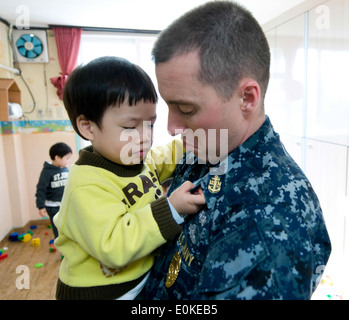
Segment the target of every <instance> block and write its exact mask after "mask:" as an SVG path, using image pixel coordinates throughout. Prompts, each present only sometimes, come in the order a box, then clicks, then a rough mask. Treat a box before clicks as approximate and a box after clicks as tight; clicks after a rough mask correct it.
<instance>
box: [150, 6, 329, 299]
mask: <svg viewBox="0 0 349 320" xmlns="http://www.w3.org/2000/svg"><path fill="white" fill-rule="evenodd" d="M231 43H233V46H234V48H231V47H232V45H231ZM210 49H212V50H211V59H210V58H208V59H207V57H209V55H210V52H209V51H210ZM230 49H231V51H229V50H230ZM225 51H226V52H225ZM212 53H213V55H212ZM153 54H154V57H155V63H156V74H157V78H158V83H159V91H160V94H161V95H162V97H163V98H164V100H165V101H166V103H167V104H168V106H169V131H170V132H171V133H172V134H174V133H175V129H183V130H184V129H191V130H192V131H194V132H195V130H197V129H198V128H202V129H203V130H204V131H205V132H208V130H209V128H211V129H216V130H222V129H228V141H227V144H228V150H227V155H224V154H223V155H222V156H221V158H220V163H218V164H216V166H214V165H212V161H211V164H210V163H209V161H206V163H203V161H202V154H203V153H202V150H201V151H200V150H199V149H200V146H199V144H195V143H194V145H190V144H188V140H187V137H186V135H185V131H183V134H182V136H183V142H184V146H185V147H186V148H187V150H189V151H188V152H187V154H186V155H185V156H184V159H183V163H182V164H180V165H178V167H177V170H176V172H175V177H174V181H173V183H172V185H171V187H170V189H169V191H168V194H171V192H173V190H175V189H176V188H177V187H178V186H179V185H181V184H182V182H183V181H185V180H190V181H191V182H193V183H194V184H195V185H197V186H198V188H199V189H200V190H202V192H203V193H204V195H205V199H206V207H205V208H204V209H203V210H201V211H200V212H199V213H198V214H196V215H195V216H190V217H187V218H186V221H185V222H184V223H183V232H182V234H181V235H180V236H179V237H178V238H177V239H174V240H172V241H169V242H168V243H167V244H165V245H164V246H163V247H162V248H161V251H160V252H159V254H158V256H157V258H156V261H155V265H154V268H153V270H152V273H151V276H150V279H149V281H148V283H147V285H146V288H145V290H144V294H145V296H144V297H145V299H190V300H195V299H310V298H311V295H312V293H313V292H314V290H315V288H316V285H317V284H318V282H319V280H320V277H321V272H322V271H323V268H324V266H325V265H326V263H327V260H328V258H329V255H330V251H331V245H330V241H329V237H328V234H327V230H326V226H325V223H324V220H323V215H322V211H321V208H320V205H319V201H318V199H317V197H316V195H315V193H314V191H313V189H312V187H311V185H310V183H309V181H308V179H307V178H306V177H305V175H304V174H303V172H302V171H301V169H300V168H299V167H298V166H297V164H296V163H295V162H294V161H293V159H292V158H291V157H290V155H289V154H288V153H287V152H286V150H285V149H284V146H283V145H282V143H281V141H280V139H279V135H278V134H277V133H276V132H275V131H274V129H273V127H272V124H271V122H270V119H269V118H268V117H267V116H266V115H265V113H264V107H263V100H264V95H265V91H266V88H267V82H268V80H269V63H270V57H269V48H268V45H267V41H266V39H265V37H264V34H263V32H262V30H261V29H260V27H259V25H258V23H257V22H256V21H255V20H254V18H253V17H252V16H251V15H250V13H248V12H247V11H245V10H244V9H243V8H241V7H240V6H237V5H235V4H234V3H231V2H223V1H217V2H213V3H208V4H206V5H204V6H202V7H199V8H197V9H194V10H193V11H191V12H189V13H188V14H186V15H185V16H183V17H182V18H180V19H179V20H177V21H175V22H174V23H173V24H172V25H171V26H170V27H169V28H167V30H165V31H164V32H163V33H162V35H160V38H159V40H158V42H157V44H156V45H155V48H154V50H153ZM205 55H206V60H205ZM217 61H218V62H217ZM222 61H223V63H222ZM224 61H225V62H226V63H224ZM211 63H215V66H214V68H213V67H212V68H211V69H210V64H211ZM220 63H221V65H220ZM230 64H231V65H233V72H232V71H231V70H228V69H229V67H230ZM205 68H206V69H205ZM208 69H210V70H211V71H209V72H208V71H207V70H208ZM217 70H218V71H217ZM226 70H228V71H227V72H228V76H227V75H224V72H225V71H226ZM263 70H264V72H263ZM266 70H267V71H266ZM205 73H206V75H207V77H205ZM215 73H216V74H218V76H217V77H216V78H215ZM234 73H236V74H234ZM230 77H231V78H234V77H235V78H236V79H235V82H234V81H233V82H232V84H231V92H230V93H227V87H229V85H227V79H228V80H230V79H229V78H230ZM228 82H229V81H228ZM217 145H219V144H217ZM206 149H207V150H206V151H207V152H211V151H212V150H211V151H210V146H209V145H206ZM221 149H222V148H221ZM221 149H220V150H219V148H218V149H216V150H215V151H221ZM191 151H192V152H193V153H192V152H191ZM216 154H217V153H216ZM193 192H197V191H193ZM200 192H201V191H200Z"/></svg>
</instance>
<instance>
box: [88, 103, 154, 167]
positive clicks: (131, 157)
mask: <svg viewBox="0 0 349 320" xmlns="http://www.w3.org/2000/svg"><path fill="white" fill-rule="evenodd" d="M155 120H156V107H155V104H154V103H151V102H144V101H143V100H141V101H140V102H138V103H137V104H136V105H135V106H129V105H128V104H127V103H124V104H122V105H121V106H120V107H111V108H108V109H107V110H106V112H105V113H104V115H103V118H102V122H101V126H100V128H98V127H97V126H96V125H94V127H93V139H91V143H92V146H93V150H94V152H95V153H97V154H100V155H101V156H103V157H104V158H106V159H108V160H110V161H113V162H115V163H118V164H123V165H132V164H138V163H140V161H142V160H143V159H144V158H145V157H146V155H147V153H148V152H149V150H150V148H151V145H152V142H153V125H154V122H155Z"/></svg>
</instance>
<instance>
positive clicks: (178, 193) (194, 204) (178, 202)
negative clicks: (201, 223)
mask: <svg viewBox="0 0 349 320" xmlns="http://www.w3.org/2000/svg"><path fill="white" fill-rule="evenodd" d="M194 187H195V185H194V184H193V183H191V182H190V181H186V182H184V183H183V184H182V185H181V186H180V187H179V188H178V189H176V190H175V191H173V192H172V194H171V195H170V197H169V198H168V200H169V201H170V202H171V204H172V206H173V207H174V208H175V209H176V211H177V212H178V213H179V214H194V213H196V212H198V211H199V210H200V209H201V208H202V207H203V205H204V204H205V203H206V200H205V196H204V193H203V192H202V190H201V188H199V189H198V190H196V191H195V192H194V193H193V194H192V193H190V190H191V189H192V188H194Z"/></svg>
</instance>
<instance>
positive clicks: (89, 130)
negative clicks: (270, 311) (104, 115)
mask: <svg viewBox="0 0 349 320" xmlns="http://www.w3.org/2000/svg"><path fill="white" fill-rule="evenodd" d="M76 125H77V127H78V129H79V132H80V134H81V135H82V136H83V137H84V138H85V139H87V140H90V141H93V140H94V134H93V130H94V128H93V126H94V122H93V121H91V120H87V119H86V118H85V116H84V115H82V114H81V115H79V116H78V117H77V119H76Z"/></svg>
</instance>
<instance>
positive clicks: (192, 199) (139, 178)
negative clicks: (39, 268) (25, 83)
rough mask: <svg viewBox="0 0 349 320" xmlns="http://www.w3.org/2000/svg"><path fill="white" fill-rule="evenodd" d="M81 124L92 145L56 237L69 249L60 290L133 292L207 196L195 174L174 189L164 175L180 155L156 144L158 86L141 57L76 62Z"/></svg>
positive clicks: (107, 294)
mask: <svg viewBox="0 0 349 320" xmlns="http://www.w3.org/2000/svg"><path fill="white" fill-rule="evenodd" d="M63 99H64V105H65V108H66V110H67V112H68V115H69V118H70V120H71V123H72V125H73V127H74V129H75V131H76V132H77V133H78V134H79V135H80V136H81V137H82V138H83V139H86V140H90V141H91V146H89V147H87V148H85V149H83V150H81V151H80V154H79V159H78V161H77V162H76V163H75V165H73V166H72V168H71V169H70V174H69V177H68V181H67V184H66V187H65V192H64V196H63V199H62V204H61V209H60V211H59V213H58V214H57V215H56V217H55V220H54V222H55V224H56V226H57V229H58V233H59V237H58V238H57V239H56V241H55V245H56V246H57V248H58V250H59V251H60V252H61V254H62V255H63V256H64V259H63V260H62V264H61V267H60V271H59V279H58V283H57V293H56V297H57V299H134V298H135V297H136V296H137V295H138V293H139V292H140V291H141V289H142V288H143V286H144V284H145V282H146V279H147V276H148V273H149V270H150V269H151V267H152V265H153V260H154V253H153V252H154V250H155V249H156V248H158V247H159V246H161V245H162V244H164V243H165V242H166V241H167V240H169V239H170V238H172V237H173V236H175V235H178V234H179V233H180V231H181V226H180V224H181V223H182V222H183V218H182V217H181V215H186V214H194V213H196V212H197V211H198V210H199V208H201V207H202V206H203V205H204V204H205V198H204V196H203V194H202V192H197V193H196V194H191V193H190V189H191V188H192V187H193V184H192V183H191V182H189V181H187V182H185V183H184V184H183V185H182V186H181V187H179V188H178V189H177V190H176V191H175V192H173V193H172V195H171V196H170V197H169V198H166V197H164V196H162V189H161V181H164V180H165V179H167V178H169V177H170V176H171V175H172V173H173V171H174V169H175V167H176V163H177V162H178V161H179V159H180V158H181V156H182V152H180V151H182V145H181V144H180V142H179V141H176V140H174V141H173V142H172V143H171V144H169V145H166V146H164V147H162V148H160V147H157V148H153V149H152V150H150V148H151V145H152V131H153V125H154V122H155V119H156V102H157V94H156V91H155V88H154V86H153V83H152V81H151V79H150V78H149V76H148V75H147V74H146V73H145V72H144V71H143V70H142V69H141V68H140V67H138V66H136V65H134V64H132V63H130V62H129V61H127V60H125V59H121V58H116V57H102V58H98V59H95V60H93V61H92V62H90V63H88V64H87V65H85V66H81V67H78V68H77V69H75V70H74V71H73V73H72V74H71V75H70V77H69V79H68V81H67V83H66V86H65V89H64V97H63Z"/></svg>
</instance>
